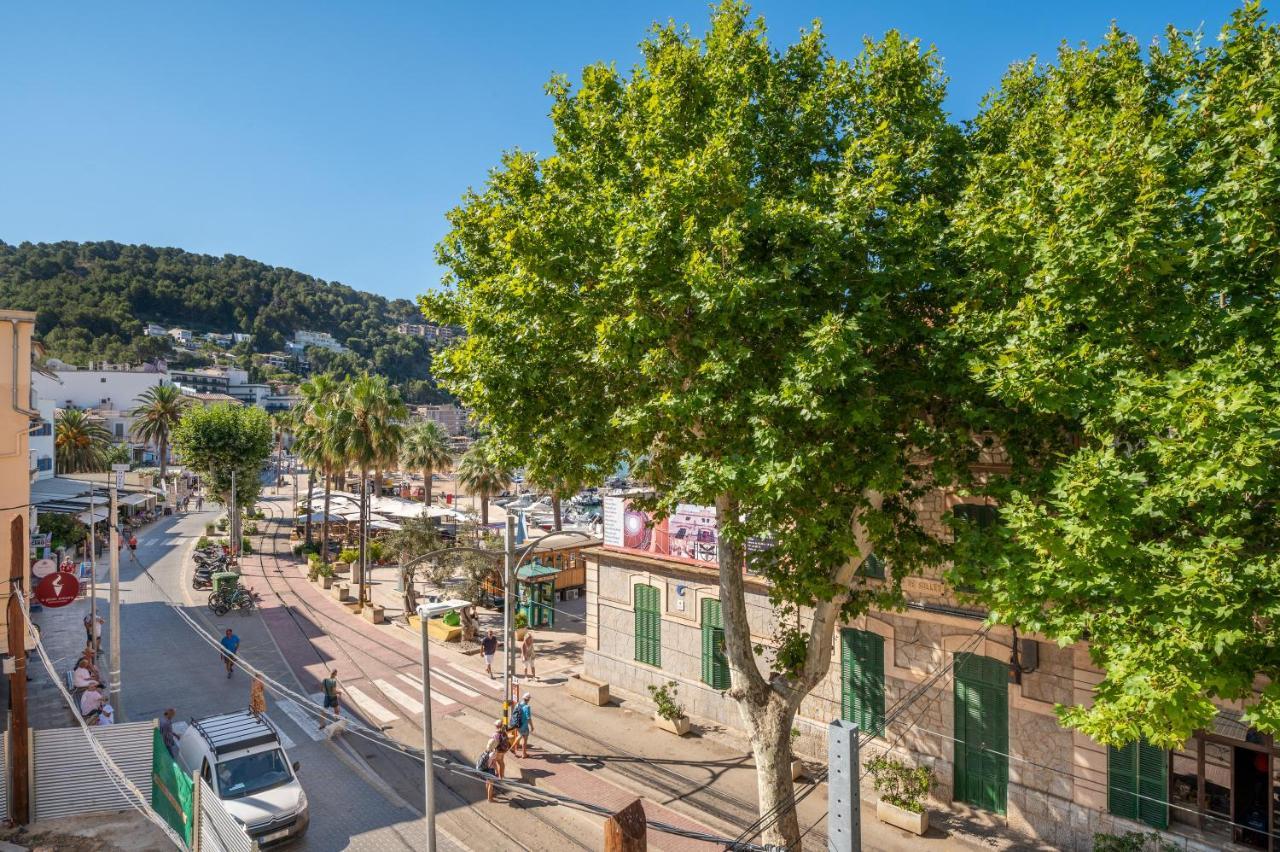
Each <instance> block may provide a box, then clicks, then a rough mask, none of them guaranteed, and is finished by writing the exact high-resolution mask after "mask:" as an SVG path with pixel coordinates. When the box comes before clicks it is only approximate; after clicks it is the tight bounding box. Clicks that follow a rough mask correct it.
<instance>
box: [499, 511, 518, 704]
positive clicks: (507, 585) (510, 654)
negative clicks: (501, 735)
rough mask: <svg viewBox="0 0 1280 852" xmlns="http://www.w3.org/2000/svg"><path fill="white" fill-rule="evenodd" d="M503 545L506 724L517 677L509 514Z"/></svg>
mask: <svg viewBox="0 0 1280 852" xmlns="http://www.w3.org/2000/svg"><path fill="white" fill-rule="evenodd" d="M502 543H503V548H502V549H503V554H502V557H503V558H502V562H503V587H502V649H503V657H504V658H505V659H504V662H503V665H502V718H503V721H504V722H505V721H506V720H507V719H509V718H511V715H510V711H511V681H512V679H513V678H514V677H515V673H516V662H515V649H516V643H515V634H514V633H513V630H514V629H515V615H514V613H515V592H516V582H515V580H516V577H515V575H516V521H515V518H513V517H511V513H510V512H507V528H506V530H505V532H504V535H503V537H502Z"/></svg>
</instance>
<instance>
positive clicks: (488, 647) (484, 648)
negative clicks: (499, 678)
mask: <svg viewBox="0 0 1280 852" xmlns="http://www.w3.org/2000/svg"><path fill="white" fill-rule="evenodd" d="M480 651H481V653H483V654H484V670H485V671H486V672H488V673H489V679H490V680H492V679H493V655H494V654H496V653H498V637H497V636H494V635H493V630H492V629H491V630H489V632H488V633H487V634H486V635H485V637H484V638H483V639H481V640H480Z"/></svg>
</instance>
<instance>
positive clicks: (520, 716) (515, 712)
mask: <svg viewBox="0 0 1280 852" xmlns="http://www.w3.org/2000/svg"><path fill="white" fill-rule="evenodd" d="M510 718H511V724H510V725H509V726H508V727H510V728H518V727H520V726H521V725H523V724H524V705H523V704H517V705H516V706H514V707H512V708H511V716H510Z"/></svg>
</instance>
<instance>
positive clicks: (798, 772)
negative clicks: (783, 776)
mask: <svg viewBox="0 0 1280 852" xmlns="http://www.w3.org/2000/svg"><path fill="white" fill-rule="evenodd" d="M798 739H800V729H799V728H792V729H791V780H792V781H799V780H800V779H801V778H803V777H804V761H803V760H801V759H800V758H798V757H796V740H798Z"/></svg>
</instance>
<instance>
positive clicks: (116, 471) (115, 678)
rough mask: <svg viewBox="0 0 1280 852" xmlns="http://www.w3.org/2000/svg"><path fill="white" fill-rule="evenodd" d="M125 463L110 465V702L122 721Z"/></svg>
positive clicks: (127, 466) (127, 467)
mask: <svg viewBox="0 0 1280 852" xmlns="http://www.w3.org/2000/svg"><path fill="white" fill-rule="evenodd" d="M128 469H129V465H127V464H113V465H111V470H112V474H111V542H110V547H111V666H110V669H111V674H110V677H111V703H112V704H113V705H114V706H115V712H116V718H117V719H119V720H120V721H124V708H123V706H122V701H121V697H120V693H121V691H122V689H123V687H122V685H121V683H120V627H121V625H120V527H119V515H118V505H119V504H118V499H117V497H118V495H117V492H118V490H119V486H120V484H121V482H122V481H123V480H124V474H125V471H127V470H128ZM94 626H96V625H94Z"/></svg>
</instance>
